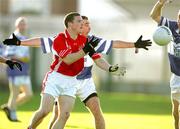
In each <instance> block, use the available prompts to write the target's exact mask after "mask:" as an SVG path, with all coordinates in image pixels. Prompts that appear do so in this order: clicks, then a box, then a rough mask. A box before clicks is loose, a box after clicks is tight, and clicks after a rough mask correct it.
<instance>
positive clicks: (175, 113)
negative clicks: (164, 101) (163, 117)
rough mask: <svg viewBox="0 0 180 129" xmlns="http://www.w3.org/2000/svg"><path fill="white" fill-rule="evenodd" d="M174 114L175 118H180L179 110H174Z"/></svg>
mask: <svg viewBox="0 0 180 129" xmlns="http://www.w3.org/2000/svg"><path fill="white" fill-rule="evenodd" d="M172 114H173V116H174V117H175V118H179V111H178V110H173V112H172Z"/></svg>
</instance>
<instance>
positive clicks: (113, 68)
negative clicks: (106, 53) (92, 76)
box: [94, 57, 126, 76]
mask: <svg viewBox="0 0 180 129" xmlns="http://www.w3.org/2000/svg"><path fill="white" fill-rule="evenodd" d="M94 62H95V63H96V65H97V66H98V67H99V68H101V69H102V70H104V71H107V72H110V73H112V74H114V75H116V76H124V74H125V73H126V68H125V67H119V66H118V65H110V64H109V63H108V62H107V61H106V60H105V59H104V58H102V57H101V58H97V59H95V60H94Z"/></svg>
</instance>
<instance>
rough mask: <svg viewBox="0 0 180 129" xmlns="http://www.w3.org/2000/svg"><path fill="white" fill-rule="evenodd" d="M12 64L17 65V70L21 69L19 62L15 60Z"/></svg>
mask: <svg viewBox="0 0 180 129" xmlns="http://www.w3.org/2000/svg"><path fill="white" fill-rule="evenodd" d="M14 65H15V66H16V67H17V69H18V70H19V71H22V66H21V65H20V64H19V63H17V62H15V64H14Z"/></svg>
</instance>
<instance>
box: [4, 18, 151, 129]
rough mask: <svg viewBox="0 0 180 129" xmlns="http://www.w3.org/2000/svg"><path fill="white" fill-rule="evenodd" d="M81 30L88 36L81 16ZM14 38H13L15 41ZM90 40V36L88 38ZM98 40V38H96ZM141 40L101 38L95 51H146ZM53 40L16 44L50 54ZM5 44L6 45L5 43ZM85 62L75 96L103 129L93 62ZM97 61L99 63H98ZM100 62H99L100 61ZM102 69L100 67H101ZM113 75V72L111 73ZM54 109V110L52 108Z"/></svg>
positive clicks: (145, 45) (78, 77)
mask: <svg viewBox="0 0 180 129" xmlns="http://www.w3.org/2000/svg"><path fill="white" fill-rule="evenodd" d="M82 18H83V30H82V34H83V35H85V36H88V34H89V32H90V24H89V21H88V18H87V17H85V16H83V17H82ZM15 38H16V37H14V39H15ZM89 38H91V36H89ZM96 38H98V37H96ZM141 38H142V37H141ZM141 38H140V39H139V40H138V41H137V42H136V44H134V43H133V42H125V41H120V40H117V41H115V40H104V39H102V38H99V39H100V42H99V44H98V46H97V47H96V48H95V50H96V51H97V52H98V53H103V54H109V52H110V50H111V49H112V47H113V48H134V47H136V48H144V49H147V48H146V47H147V46H150V45H151V42H149V40H143V41H142V40H141ZM53 40H54V38H53V37H49V38H34V39H29V40H24V41H18V39H17V41H18V42H19V43H18V44H21V45H25V46H34V47H39V46H40V45H41V47H42V50H43V52H44V53H50V52H52V43H53ZM5 44H6V43H5ZM85 59H86V62H85V66H84V69H83V71H82V72H81V74H80V75H78V76H77V79H78V80H79V82H80V83H81V85H80V87H79V90H78V92H77V96H78V97H80V99H81V101H82V102H84V103H85V105H86V106H87V108H89V109H90V111H91V112H92V114H93V116H94V118H95V125H96V129H105V121H104V117H103V115H102V111H101V107H100V103H99V98H98V96H97V92H96V88H95V85H94V82H93V79H92V73H91V69H92V65H93V61H92V59H91V58H90V57H89V56H86V58H85ZM98 60H99V61H98ZM98 60H96V61H95V62H96V64H97V65H98V66H100V67H101V66H102V64H103V69H104V68H105V70H106V71H108V70H110V69H109V68H110V66H108V65H106V66H105V67H104V64H105V63H104V62H103V61H102V60H101V59H98ZM100 60H101V61H100ZM101 68H102V67H101ZM124 72H125V71H124V68H122V69H120V75H123V74H124ZM112 73H113V72H112ZM54 109H56V108H54ZM56 111H57V110H54V119H53V120H52V123H51V124H50V127H49V128H51V126H52V124H53V122H54V121H55V120H56V118H57V115H58V113H57V112H56Z"/></svg>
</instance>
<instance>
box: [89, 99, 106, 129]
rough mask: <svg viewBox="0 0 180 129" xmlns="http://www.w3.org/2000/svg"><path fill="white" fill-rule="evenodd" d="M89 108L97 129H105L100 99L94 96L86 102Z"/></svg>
mask: <svg viewBox="0 0 180 129" xmlns="http://www.w3.org/2000/svg"><path fill="white" fill-rule="evenodd" d="M86 106H87V108H88V109H89V110H90V112H91V113H92V114H93V116H94V120H95V125H96V129H105V120H104V117H103V114H102V110H101V106H100V102H99V98H98V97H97V96H94V97H92V98H89V100H88V101H87V102H86Z"/></svg>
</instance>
